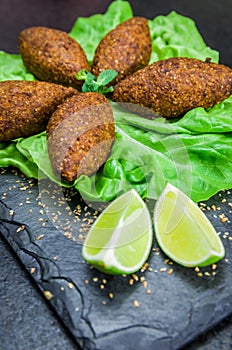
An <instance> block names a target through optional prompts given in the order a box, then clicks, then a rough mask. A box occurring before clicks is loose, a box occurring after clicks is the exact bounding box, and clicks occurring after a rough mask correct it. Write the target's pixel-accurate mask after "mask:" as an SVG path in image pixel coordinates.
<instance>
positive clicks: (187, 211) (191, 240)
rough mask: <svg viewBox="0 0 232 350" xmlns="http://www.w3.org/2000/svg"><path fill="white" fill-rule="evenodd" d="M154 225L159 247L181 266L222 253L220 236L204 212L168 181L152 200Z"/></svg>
mask: <svg viewBox="0 0 232 350" xmlns="http://www.w3.org/2000/svg"><path fill="white" fill-rule="evenodd" d="M154 226H155V236H156V240H157V243H158V244H159V246H160V248H161V250H162V251H163V252H164V253H165V254H166V255H167V256H168V257H169V258H170V259H172V260H173V261H175V262H177V263H178V264H180V265H182V266H185V267H195V266H208V265H211V264H213V263H216V262H217V261H219V260H221V259H222V258H223V257H224V255H225V249H224V246H223V244H222V242H221V239H220V237H219V236H218V234H217V232H216V231H215V229H214V227H213V225H212V224H211V223H210V221H209V220H208V218H207V217H206V216H205V214H204V213H203V212H202V211H201V209H200V208H199V207H198V205H197V204H196V203H194V202H193V201H192V200H191V199H190V198H189V197H188V196H187V195H185V194H184V193H183V192H182V191H180V190H179V189H177V188H176V187H175V186H173V185H171V184H170V183H168V184H167V185H166V187H165V189H164V190H163V192H162V194H161V196H160V198H159V199H158V201H157V203H156V206H155V209H154ZM188 255H189V256H188Z"/></svg>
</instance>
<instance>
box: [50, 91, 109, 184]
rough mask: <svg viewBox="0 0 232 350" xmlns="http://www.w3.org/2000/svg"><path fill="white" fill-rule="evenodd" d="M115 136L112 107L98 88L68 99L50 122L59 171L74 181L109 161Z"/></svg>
mask: <svg viewBox="0 0 232 350" xmlns="http://www.w3.org/2000/svg"><path fill="white" fill-rule="evenodd" d="M114 138H115V128H114V119H113V112H112V108H111V106H110V104H109V102H108V101H107V99H106V97H105V96H103V95H101V94H99V93H96V92H86V93H80V94H78V95H76V96H73V97H71V98H69V99H67V100H66V101H65V102H64V103H63V104H62V105H60V106H59V107H58V108H57V110H56V111H55V112H54V114H53V115H52V117H51V119H50V120H49V123H48V125H47V141H48V152H49V156H50V160H51V164H52V167H53V170H54V172H55V174H56V175H58V176H61V177H62V178H64V179H66V180H67V181H74V180H75V179H77V178H78V177H79V176H80V175H83V174H84V175H88V176H89V175H92V174H93V173H95V172H97V170H98V169H99V168H100V166H101V165H102V164H103V163H104V162H105V161H106V159H107V158H108V156H109V153H110V151H111V147H112V144H113V142H114Z"/></svg>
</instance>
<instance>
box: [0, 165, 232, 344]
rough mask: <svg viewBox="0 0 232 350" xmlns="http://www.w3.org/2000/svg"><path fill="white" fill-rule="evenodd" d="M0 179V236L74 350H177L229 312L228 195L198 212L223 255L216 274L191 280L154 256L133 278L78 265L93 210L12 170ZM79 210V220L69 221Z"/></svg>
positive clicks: (191, 274) (192, 274)
mask: <svg viewBox="0 0 232 350" xmlns="http://www.w3.org/2000/svg"><path fill="white" fill-rule="evenodd" d="M0 176H1V183H0V219H1V220H0V232H1V233H2V235H3V236H4V237H5V239H6V240H7V241H8V242H9V244H10V245H11V246H12V248H13V249H14V251H15V252H16V253H17V255H18V256H19V258H20V259H21V261H22V263H23V264H24V266H25V267H26V268H27V270H28V272H29V273H30V274H31V275H32V277H33V278H34V279H35V281H36V283H37V285H38V287H39V288H40V289H41V291H42V292H44V291H49V292H50V293H51V294H52V295H53V297H52V298H51V300H50V303H51V305H52V306H53V307H54V309H55V310H56V312H57V314H58V315H59V317H60V318H61V320H62V321H63V322H64V323H65V325H66V326H67V327H68V328H69V330H70V331H71V332H72V334H73V335H74V337H75V339H76V341H77V343H78V344H79V345H80V346H81V348H83V349H101V350H103V349H108V347H109V344H111V349H117V350H119V349H127V350H130V349H134V348H136V349H137V350H143V349H144V348H146V349H165V350H168V349H179V348H180V347H181V346H183V345H185V344H187V343H188V342H189V341H191V340H193V339H195V338H196V337H197V336H198V335H199V334H201V333H203V332H205V331H207V330H208V329H210V328H211V327H213V326H214V325H215V324H217V323H218V322H220V321H221V320H222V319H223V318H224V317H226V316H228V315H229V314H231V313H232V271H231V262H230V256H231V249H232V241H230V240H229V238H228V237H229V236H232V231H231V223H230V218H231V210H232V208H231V203H232V194H231V193H230V191H226V192H222V193H219V194H217V195H216V196H215V197H214V198H212V199H211V200H210V201H208V203H207V206H208V207H211V206H212V205H216V210H213V209H211V210H207V207H206V214H207V216H208V217H209V219H210V220H211V221H212V222H213V224H214V226H215V227H216V229H217V231H219V232H221V237H222V240H223V244H224V245H225V248H226V257H225V259H223V260H222V261H221V262H220V263H219V264H218V266H217V268H216V270H212V268H211V267H209V268H204V269H201V270H200V272H201V273H202V274H203V276H202V277H199V276H198V272H197V271H195V270H194V269H187V268H182V267H180V266H178V265H176V264H173V265H170V264H168V263H167V262H166V261H165V259H166V257H165V256H164V255H162V253H159V252H157V251H156V250H155V251H154V252H152V253H151V256H150V258H149V266H148V268H147V269H146V271H144V272H140V273H137V274H136V276H137V277H136V276H134V279H133V278H131V276H130V277H120V276H106V275H104V274H102V273H99V272H97V271H96V270H94V269H90V267H89V266H88V265H87V264H86V263H84V262H83V260H82V258H81V247H82V239H81V238H82V236H81V235H83V234H84V231H85V229H87V226H88V223H89V221H88V220H89V219H91V218H92V216H93V214H94V212H95V208H93V209H91V208H89V207H88V206H87V204H86V203H84V202H83V203H82V202H81V201H80V198H79V196H78V194H77V193H75V192H72V191H71V192H70V193H68V197H66V193H64V192H62V191H61V189H60V188H59V187H56V185H55V184H50V183H47V182H46V184H43V183H40V184H39V185H38V184H37V183H36V182H35V181H32V180H29V179H27V178H25V177H24V176H23V175H21V174H20V173H19V172H18V171H15V170H13V171H12V170H10V169H7V170H6V169H3V171H2V172H1V175H0ZM65 191H66V192H67V190H65ZM70 197H71V198H72V199H71V201H69V198H70ZM66 198H67V199H66ZM80 203H81V207H82V211H81V215H78V216H77V215H76V216H74V214H73V210H74V209H75V208H76V209H77V208H78V210H79V207H76V206H77V205H79V204H80ZM51 204H52V206H51ZM219 207H220V209H219ZM217 208H218V209H217ZM12 209H13V210H14V213H13V212H12V211H11V210H12ZM208 209H209V208H208ZM222 213H224V215H225V217H227V218H228V219H229V220H228V221H226V222H225V223H222V222H221V219H220V215H221V214H222ZM77 217H79V220H77ZM225 233H226V234H225ZM154 247H157V246H156V243H155V242H154ZM160 269H161V270H160ZM170 269H173V273H172V274H170V275H169V274H168V271H169V270H170ZM215 272H216V273H215ZM212 273H215V275H214V276H213V274H212ZM137 278H138V279H139V280H138V281H136V279H137ZM141 278H142V279H145V281H146V283H147V286H146V285H145V284H144V282H142V281H141ZM132 279H133V281H134V283H133V285H131V284H130V283H131V282H130V280H132ZM103 286H104V288H103ZM148 290H150V291H151V293H150V294H147V291H148ZM110 293H112V294H110ZM110 296H111V297H110ZM112 296H113V297H112ZM134 300H137V301H138V302H139V304H140V306H139V307H135V306H134V304H133V303H134Z"/></svg>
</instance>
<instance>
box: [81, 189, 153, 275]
mask: <svg viewBox="0 0 232 350" xmlns="http://www.w3.org/2000/svg"><path fill="white" fill-rule="evenodd" d="M152 240H153V231H152V222H151V217H150V213H149V210H148V208H147V206H146V204H145V202H144V201H143V200H142V199H141V197H140V196H139V195H138V193H137V192H136V191H135V190H131V191H129V192H126V193H124V194H123V195H121V196H120V197H118V198H116V199H115V200H114V201H113V202H112V203H111V204H109V206H108V207H107V208H106V209H105V210H104V211H103V212H102V213H101V214H100V215H99V217H98V219H97V220H96V221H95V223H94V224H93V226H92V227H91V229H90V231H89V232H88V235H87V238H86V240H85V242H84V245H83V249H82V255H83V258H84V259H85V260H86V261H87V262H89V263H90V264H91V265H93V266H94V267H96V268H97V269H98V270H100V271H103V272H105V273H110V274H131V273H134V272H136V271H138V270H139V269H140V268H141V267H142V266H143V264H144V263H145V262H146V260H147V258H148V256H149V253H150V250H151V246H152Z"/></svg>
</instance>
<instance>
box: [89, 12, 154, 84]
mask: <svg viewBox="0 0 232 350" xmlns="http://www.w3.org/2000/svg"><path fill="white" fill-rule="evenodd" d="M151 50H152V42H151V36H150V29H149V26H148V20H147V19H146V18H143V17H132V18H130V19H128V20H127V21H125V22H123V23H121V24H119V25H118V26H117V27H115V28H114V29H113V30H111V31H110V32H109V33H108V34H106V35H105V36H104V37H103V39H102V40H101V41H100V43H99V45H98V47H97V49H96V51H95V55H94V59H93V64H92V73H93V74H94V75H95V76H96V77H97V76H98V75H99V74H100V73H101V72H102V71H104V70H106V69H114V70H116V71H117V72H118V76H117V77H116V78H115V79H114V81H113V82H112V83H111V85H114V84H116V83H118V82H119V81H120V80H122V79H124V78H125V77H127V76H128V75H130V74H132V73H134V72H136V71H137V70H138V69H141V68H143V67H145V66H146V65H147V64H148V63H149V60H150V56H151Z"/></svg>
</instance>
